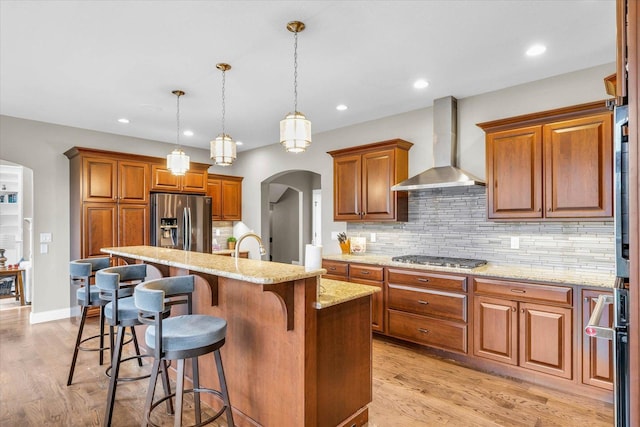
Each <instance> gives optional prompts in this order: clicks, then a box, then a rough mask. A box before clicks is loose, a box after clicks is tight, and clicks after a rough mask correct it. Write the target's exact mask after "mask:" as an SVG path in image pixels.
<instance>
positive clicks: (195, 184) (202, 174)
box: [180, 170, 207, 194]
mask: <svg viewBox="0 0 640 427" xmlns="http://www.w3.org/2000/svg"><path fill="white" fill-rule="evenodd" d="M180 178H181V187H180V190H181V191H182V192H184V193H199V194H204V193H206V192H207V171H206V170H204V171H198V170H188V171H187V172H185V174H184V176H182V177H180Z"/></svg>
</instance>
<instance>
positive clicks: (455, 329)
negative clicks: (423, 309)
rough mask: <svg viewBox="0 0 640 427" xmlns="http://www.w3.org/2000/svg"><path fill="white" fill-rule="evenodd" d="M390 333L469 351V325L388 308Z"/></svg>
mask: <svg viewBox="0 0 640 427" xmlns="http://www.w3.org/2000/svg"><path fill="white" fill-rule="evenodd" d="M388 313H389V325H388V328H387V331H388V333H389V335H392V336H394V337H397V338H402V339H406V340H409V341H413V342H415V343H418V344H424V345H428V346H432V347H438V348H442V349H444V350H453V351H458V352H462V353H466V352H467V325H465V324H462V323H456V322H449V321H446V320H437V319H432V318H429V317H424V316H418V315H416V314H410V313H402V312H399V311H395V310H388Z"/></svg>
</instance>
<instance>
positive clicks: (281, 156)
mask: <svg viewBox="0 0 640 427" xmlns="http://www.w3.org/2000/svg"><path fill="white" fill-rule="evenodd" d="M614 70H615V64H606V65H603V66H599V67H594V68H591V69H587V70H582V71H579V72H575V73H571V74H566V75H562V76H558V77H553V78H549V79H545V80H541V81H538V82H533V83H529V84H526V85H521V86H516V87H512V88H508V89H504V90H500V91H496V92H492V93H488V94H484V95H479V96H474V97H470V98H462V97H460V95H459V94H455V93H453V94H451V95H453V96H456V97H459V102H458V126H459V130H458V139H459V147H458V151H459V161H458V165H459V166H461V167H462V168H464V169H467V170H469V172H471V173H474V174H476V175H478V176H481V177H483V176H485V172H484V135H483V133H482V130H480V129H479V128H477V127H476V126H475V124H476V123H478V122H484V121H489V120H494V119H498V118H502V117H510V116H514V115H519V114H524V113H529V112H534V111H541V110H547V109H552V108H556V107H561V106H568V105H573V104H580V103H585V102H590V101H595V100H599V99H604V98H607V96H606V94H605V92H604V85H603V81H602V79H603V77H604V76H607V75H609V74H611V73H612V72H613V71H614ZM310 119H311V120H312V121H313V117H311V118H310ZM431 122H432V119H431V108H425V109H421V110H416V111H411V112H407V113H403V114H399V115H396V116H392V117H386V118H383V119H380V120H375V121H371V122H367V123H362V124H359V125H355V126H350V127H346V128H343V129H338V130H334V131H331V132H324V133H319V134H315V135H314V136H313V144H312V145H311V147H310V148H309V150H307V151H306V152H305V153H301V154H289V153H285V152H284V150H283V149H282V148H281V147H280V145H279V144H273V145H270V146H267V147H264V148H261V149H257V150H251V151H248V152H241V153H239V155H238V160H237V162H236V164H235V165H234V166H232V167H230V168H226V169H222V168H219V167H215V168H214V167H212V168H210V169H209V170H210V171H211V172H214V171H215V173H222V174H229V175H240V176H244V177H245V178H244V180H243V195H245V197H243V207H242V209H243V211H242V217H243V222H244V223H245V224H247V226H248V227H249V228H252V229H254V230H255V231H256V232H257V233H258V234H260V216H261V203H260V197H248V195H251V194H254V195H255V194H260V193H259V192H260V188H261V187H260V183H261V182H262V181H263V180H265V179H266V178H268V177H270V176H273V175H274V174H276V173H278V172H282V171H286V170H308V171H312V172H315V173H318V174H320V175H321V176H322V179H321V185H322V199H323V203H322V218H323V219H322V240H323V246H324V253H339V247H338V244H337V242H336V241H332V240H330V236H331V231H343V230H345V229H346V226H345V223H334V222H333V194H332V193H333V163H332V159H331V156H329V155H328V154H326V152H327V151H330V150H335V149H338V148H344V147H350V146H355V145H362V144H367V143H371V142H376V141H383V140H387V139H393V138H402V139H406V140H408V141H411V142H413V143H414V144H415V145H414V146H413V148H412V149H411V151H410V152H409V159H410V160H409V174H410V175H414V174H416V173H418V172H420V171H422V170H424V169H426V168H428V167H430V166H432V161H433V159H432V154H431V148H430V146H431V138H432V123H431ZM73 146H82V147H92V148H101V149H105V150H111V151H120V152H125V153H135V154H144V155H150V156H158V157H162V156H165V155H166V153H167V152H169V151H170V149H171V148H172V147H173V145H172V144H164V143H160V142H154V141H149V140H143V139H135V138H128V137H122V136H117V135H112V134H105V133H100V132H93V131H87V130H82V129H75V128H70V127H65V126H58V125H53V124H48V123H42V122H35V121H30V120H22V119H16V118H12V117H7V116H0V158H2V159H4V160H8V161H11V162H14V163H18V164H21V165H23V166H26V167H28V168H31V169H32V170H33V171H34V176H33V180H34V219H35V223H34V235H35V236H38V235H39V233H41V232H50V233H52V234H53V241H52V243H51V244H50V251H49V253H48V254H46V255H45V254H39V253H38V251H34V252H35V253H34V298H33V303H32V321H42V320H48V319H53V318H56V317H64V316H66V315H67V314H68V309H69V295H68V292H69V291H68V288H69V284H68V271H69V270H68V263H69V255H70V240H69V239H70V237H69V227H70V225H69V161H68V159H67V158H66V157H65V156H64V155H63V153H64V152H65V151H66V150H68V149H69V148H71V147H73ZM185 150H186V151H187V152H188V153H189V154H190V155H191V158H192V160H193V161H196V162H202V163H210V161H209V156H208V152H207V151H206V150H196V149H192V148H189V147H187V148H186V149H185Z"/></svg>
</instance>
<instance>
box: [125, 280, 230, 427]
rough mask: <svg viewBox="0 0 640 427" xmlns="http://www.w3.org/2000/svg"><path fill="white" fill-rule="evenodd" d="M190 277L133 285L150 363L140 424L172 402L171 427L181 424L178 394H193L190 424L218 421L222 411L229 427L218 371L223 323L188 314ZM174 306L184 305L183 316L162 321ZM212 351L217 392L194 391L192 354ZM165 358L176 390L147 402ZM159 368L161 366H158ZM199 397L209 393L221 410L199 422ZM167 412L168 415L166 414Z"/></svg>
mask: <svg viewBox="0 0 640 427" xmlns="http://www.w3.org/2000/svg"><path fill="white" fill-rule="evenodd" d="M193 289H194V276H176V277H165V278H162V279H156V280H149V281H147V282H144V283H141V284H139V285H137V286H136V288H135V293H134V299H135V305H136V307H137V308H138V309H139V310H140V313H139V320H140V321H141V322H142V323H145V324H148V325H149V326H148V327H147V331H146V332H145V342H146V344H147V346H148V347H149V348H151V349H152V350H153V356H154V362H153V368H152V370H151V378H150V379H149V389H148V391H147V398H146V402H145V407H144V408H145V409H144V421H143V423H142V425H143V426H145V425H152V426H154V427H155V426H156V424H153V423H152V422H151V420H150V418H151V412H152V411H153V410H154V409H155V408H156V407H157V406H158V405H160V404H161V403H162V402H164V401H167V400H169V401H170V400H171V398H173V397H175V398H176V409H175V414H174V426H176V427H177V426H181V425H182V407H183V397H184V393H194V402H195V421H196V424H195V425H196V426H202V425H205V424H208V423H210V422H212V421H214V420H216V419H218V418H219V417H220V416H222V414H225V413H226V418H227V424H228V425H229V426H230V427H233V426H234V423H233V414H232V411H231V404H230V403H229V394H228V392H227V382H226V379H225V376H224V369H223V367H222V358H221V357H220V348H221V347H222V346H223V345H224V342H225V336H226V332H227V322H226V321H225V320H224V319H221V318H219V317H213V316H207V315H202V314H193V309H192V295H191V294H192V292H193ZM174 305H186V312H187V314H186V315H179V316H173V317H168V315H169V313H167V309H170V308H171V306H174ZM211 352H213V353H214V357H215V361H216V368H217V371H218V380H219V383H220V390H214V389H210V388H203V387H200V380H199V374H198V356H202V355H204V354H208V353H211ZM188 358H190V359H191V361H192V362H191V366H192V369H193V375H192V378H193V388H192V389H188V390H185V389H184V365H185V359H188ZM168 360H177V364H178V372H177V380H176V391H175V392H174V393H166V392H167V390H166V387H165V396H164V397H162V398H160V399H158V400H157V401H156V402H153V397H154V393H155V388H156V382H157V379H158V373H159V371H160V370H163V371H164V372H163V380H164V379H165V376H166V373H167V371H166V368H167V361H168ZM161 365H162V366H161ZM200 393H210V394H213V395H215V396H217V397H219V398H220V399H221V400H222V402H223V407H222V409H220V410H219V411H218V412H217V413H216V414H215V415H213V416H212V417H211V418H209V419H207V420H205V421H204V422H202V421H201V420H202V413H201V410H200ZM170 413H171V412H170Z"/></svg>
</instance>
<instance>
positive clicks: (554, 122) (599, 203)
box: [478, 101, 613, 220]
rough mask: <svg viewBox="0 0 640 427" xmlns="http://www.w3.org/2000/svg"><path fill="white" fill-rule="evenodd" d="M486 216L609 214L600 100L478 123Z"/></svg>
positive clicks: (608, 147)
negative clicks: (483, 142)
mask: <svg viewBox="0 0 640 427" xmlns="http://www.w3.org/2000/svg"><path fill="white" fill-rule="evenodd" d="M478 126H480V127H481V128H482V129H483V130H484V131H485V132H486V166H487V209H488V212H487V216H488V218H489V219H527V218H528V219H539V220H545V219H553V220H558V219H575V218H594V219H602V218H609V217H611V216H612V214H613V180H612V179H613V163H612V162H613V160H612V159H613V157H612V156H613V138H612V115H611V112H610V111H608V110H607V109H606V105H605V102H604V101H601V102H597V103H590V104H584V105H579V106H574V107H569V108H563V109H558V110H552V111H546V112H542V113H536V114H530V115H526V116H518V117H514V118H509V119H504V120H497V121H493V122H487V123H480V124H478Z"/></svg>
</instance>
